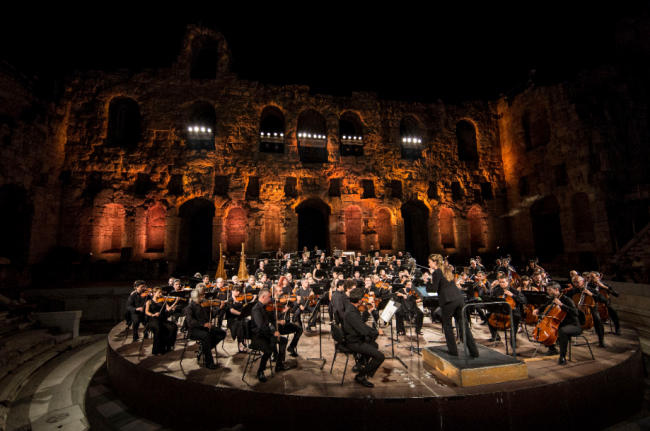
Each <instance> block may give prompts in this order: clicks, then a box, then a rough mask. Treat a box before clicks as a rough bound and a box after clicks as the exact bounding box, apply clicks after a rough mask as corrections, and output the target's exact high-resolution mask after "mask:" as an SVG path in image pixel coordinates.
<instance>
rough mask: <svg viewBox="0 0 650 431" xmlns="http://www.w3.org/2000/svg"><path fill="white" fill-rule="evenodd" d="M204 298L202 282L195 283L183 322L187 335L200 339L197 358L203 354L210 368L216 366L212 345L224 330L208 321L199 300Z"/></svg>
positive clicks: (224, 334)
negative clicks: (185, 325) (185, 324)
mask: <svg viewBox="0 0 650 431" xmlns="http://www.w3.org/2000/svg"><path fill="white" fill-rule="evenodd" d="M203 298H205V287H204V286H203V285H202V283H199V284H197V285H196V287H195V288H194V290H192V294H191V300H190V303H189V304H188V305H187V307H185V310H184V314H185V322H186V323H187V330H188V335H189V336H190V337H191V338H195V339H198V340H200V346H201V347H200V349H199V354H198V359H200V358H201V355H205V364H206V366H207V367H208V369H210V370H214V369H216V368H217V366H216V365H215V363H214V358H213V357H212V346H217V345H218V344H219V343H220V342H221V341H222V340H223V339H224V338H226V331H224V330H223V329H221V328H215V327H213V326H212V324H211V323H210V322H209V318H208V316H207V315H206V314H205V311H204V310H203V307H201V303H200V302H201V300H202V299H203Z"/></svg>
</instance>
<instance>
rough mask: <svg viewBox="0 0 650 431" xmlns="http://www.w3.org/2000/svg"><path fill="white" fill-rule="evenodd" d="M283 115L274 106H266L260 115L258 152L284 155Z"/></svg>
mask: <svg viewBox="0 0 650 431" xmlns="http://www.w3.org/2000/svg"><path fill="white" fill-rule="evenodd" d="M284 138H285V119H284V113H283V112H282V111H281V110H280V109H279V108H278V107H276V106H272V105H271V106H266V107H265V108H264V109H262V112H261V114H260V151H261V152H266V153H279V154H282V153H284Z"/></svg>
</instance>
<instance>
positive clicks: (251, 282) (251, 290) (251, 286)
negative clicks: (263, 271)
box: [244, 275, 259, 300]
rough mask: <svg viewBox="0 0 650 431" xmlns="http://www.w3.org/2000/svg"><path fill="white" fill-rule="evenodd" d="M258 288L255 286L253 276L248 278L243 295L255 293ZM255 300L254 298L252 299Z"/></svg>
mask: <svg viewBox="0 0 650 431" xmlns="http://www.w3.org/2000/svg"><path fill="white" fill-rule="evenodd" d="M258 289H259V287H258V286H257V280H256V279H255V276H254V275H251V276H249V277H248V282H247V283H246V284H244V293H255V292H256V291H257V290H258ZM253 300H255V297H253Z"/></svg>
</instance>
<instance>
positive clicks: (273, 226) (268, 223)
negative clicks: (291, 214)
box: [264, 208, 280, 251]
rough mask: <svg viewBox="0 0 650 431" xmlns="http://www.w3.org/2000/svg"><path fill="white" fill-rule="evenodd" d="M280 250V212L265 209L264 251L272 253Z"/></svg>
mask: <svg viewBox="0 0 650 431" xmlns="http://www.w3.org/2000/svg"><path fill="white" fill-rule="evenodd" d="M278 248H280V212H279V211H278V210H277V209H273V208H271V209H267V210H266V211H265V212H264V250H266V251H273V250H277V249H278Z"/></svg>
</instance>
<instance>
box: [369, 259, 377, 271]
mask: <svg viewBox="0 0 650 431" xmlns="http://www.w3.org/2000/svg"><path fill="white" fill-rule="evenodd" d="M370 272H371V273H372V274H376V275H379V259H375V261H374V262H373V266H372V268H370Z"/></svg>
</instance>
